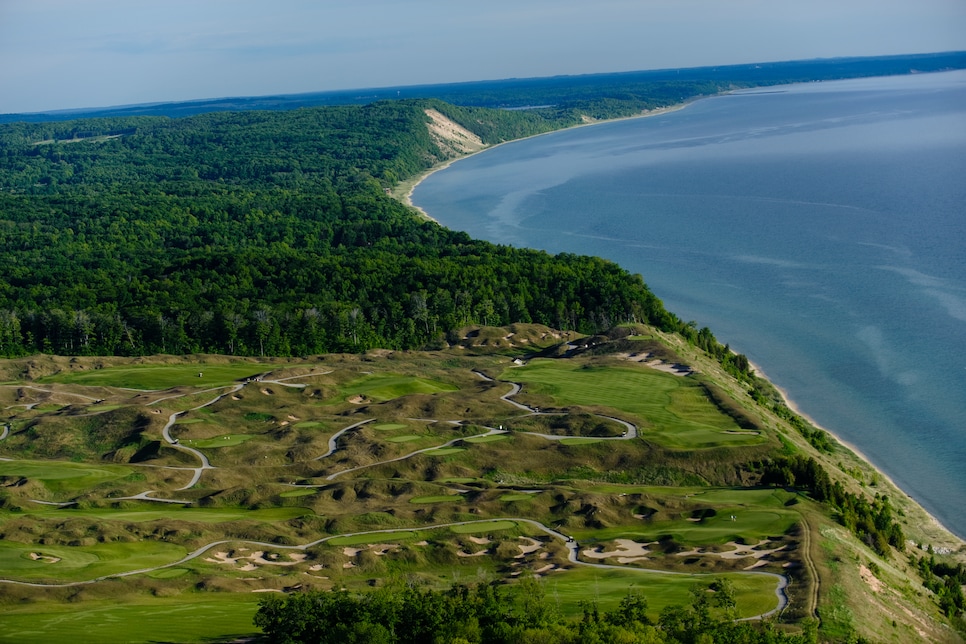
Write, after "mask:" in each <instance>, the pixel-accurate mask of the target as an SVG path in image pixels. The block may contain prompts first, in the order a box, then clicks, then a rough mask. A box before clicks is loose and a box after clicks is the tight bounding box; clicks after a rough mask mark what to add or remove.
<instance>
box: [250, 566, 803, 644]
mask: <svg viewBox="0 0 966 644" xmlns="http://www.w3.org/2000/svg"><path fill="white" fill-rule="evenodd" d="M516 591H517V592H515V593H514V595H515V596H514V597H510V596H509V593H507V592H506V591H504V590H503V588H502V587H501V586H499V585H497V584H479V585H476V586H472V587H471V586H463V585H454V586H453V587H451V588H450V589H449V590H448V591H434V590H431V589H425V588H415V587H411V586H398V587H392V586H388V587H384V588H380V589H379V590H376V591H373V592H370V593H366V594H363V595H353V594H350V593H348V592H346V591H344V590H343V591H331V592H314V593H296V594H293V595H289V596H288V597H285V598H280V597H277V596H273V597H268V598H266V599H264V600H262V601H261V602H260V606H259V609H258V613H257V614H256V615H255V624H256V625H257V626H259V627H260V628H261V629H262V630H263V631H264V632H265V634H266V635H267V638H268V641H269V642H272V643H273V644H297V643H300V642H313V643H315V642H318V643H320V644H327V643H329V642H332V643H333V644H334V643H336V642H338V643H343V642H346V643H351V642H360V643H362V642H365V643H366V644H377V643H382V642H385V643H386V644H389V643H390V642H399V643H401V644H402V643H406V644H408V643H410V642H411V643H413V644H422V643H424V642H452V643H453V644H458V643H464V642H465V643H466V644H469V643H470V642H481V643H484V644H516V643H519V644H530V643H534V642H548V643H549V642H554V643H556V644H568V643H570V642H573V643H574V644H577V643H578V642H579V643H580V644H620V643H624V642H628V643H630V642H648V643H649V644H661V643H663V642H676V643H679V644H687V643H690V642H741V643H743V644H808V643H810V642H816V641H818V640H817V633H816V629H815V624H814V623H808V624H806V626H805V629H804V632H803V633H801V634H799V635H791V634H788V633H784V632H782V631H779V630H776V629H775V628H774V627H773V626H771V625H770V624H765V625H764V626H761V625H752V624H750V623H749V622H738V621H735V619H734V617H735V612H734V609H735V601H734V590H733V589H732V588H731V586H730V584H729V583H728V582H713V583H712V584H710V585H696V586H695V587H694V588H693V589H692V591H691V596H692V602H691V605H690V606H668V607H667V608H665V609H664V610H663V611H662V612H661V615H660V617H659V619H658V620H657V622H653V621H652V620H651V619H650V618H649V617H648V616H647V598H646V597H642V596H640V595H638V594H635V593H629V594H628V595H627V596H626V597H624V599H623V600H622V601H621V603H620V605H619V606H618V607H617V608H616V609H615V610H612V611H608V612H605V613H601V612H600V611H599V610H598V608H597V607H596V605H595V603H594V602H593V601H587V602H585V604H584V609H583V616H582V617H581V618H580V619H576V620H573V619H570V620H568V619H562V618H561V617H560V615H559V614H558V613H557V611H556V606H555V604H554V602H553V601H552V599H551V598H550V597H548V596H547V595H546V592H545V591H544V589H543V587H542V586H541V585H540V584H539V583H536V582H535V581H534V580H532V579H526V578H525V579H523V581H522V582H521V583H520V584H519V587H518V588H517V589H516Z"/></svg>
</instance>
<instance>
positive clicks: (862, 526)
mask: <svg viewBox="0 0 966 644" xmlns="http://www.w3.org/2000/svg"><path fill="white" fill-rule="evenodd" d="M761 482H762V484H764V485H777V486H781V487H798V488H801V489H803V490H806V491H807V492H808V493H809V495H810V496H811V497H812V498H813V499H815V500H816V501H819V502H822V503H826V504H828V505H829V506H830V507H831V508H832V509H833V511H834V514H835V518H836V519H837V520H838V522H839V523H840V524H842V525H843V526H845V527H846V528H848V529H849V531H851V532H852V533H853V534H855V535H856V536H857V537H858V538H859V539H861V540H862V541H863V542H864V543H865V544H866V545H867V546H869V547H870V548H872V549H873V550H874V551H875V552H876V553H878V554H879V555H881V556H882V557H888V556H889V554H890V552H891V550H890V546H891V547H893V548H895V549H896V550H899V551H900V552H901V551H903V550H905V547H906V540H905V535H904V534H903V531H902V526H900V525H899V521H898V519H897V518H896V517H895V513H894V511H893V509H892V506H891V505H890V503H889V498H888V497H887V496H885V495H879V494H876V495H875V497H874V498H873V499H872V500H871V501H869V500H868V499H867V498H866V497H864V496H861V495H857V494H853V493H852V492H848V491H847V490H846V489H845V486H844V485H842V483H841V481H834V482H833V481H832V480H831V478H830V477H829V475H828V472H826V471H825V468H823V467H822V466H821V465H820V464H819V463H818V462H817V461H816V460H815V459H814V458H811V457H805V456H801V455H795V456H781V457H777V458H774V459H771V460H769V461H768V462H767V463H765V464H763V467H762V478H761Z"/></svg>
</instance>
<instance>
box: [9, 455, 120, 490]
mask: <svg viewBox="0 0 966 644" xmlns="http://www.w3.org/2000/svg"><path fill="white" fill-rule="evenodd" d="M133 471H134V470H133V469H132V468H130V467H125V466H122V465H88V464H86V463H68V462H62V461H0V476H21V477H23V478H26V479H35V480H38V481H42V482H43V483H44V485H45V486H46V487H47V489H49V490H51V491H52V492H70V491H75V490H76V491H80V490H85V489H87V488H90V487H93V486H95V485H97V484H99V483H104V482H106V481H112V480H116V479H120V478H124V477H126V476H129V475H130V474H131V473H132V472H133Z"/></svg>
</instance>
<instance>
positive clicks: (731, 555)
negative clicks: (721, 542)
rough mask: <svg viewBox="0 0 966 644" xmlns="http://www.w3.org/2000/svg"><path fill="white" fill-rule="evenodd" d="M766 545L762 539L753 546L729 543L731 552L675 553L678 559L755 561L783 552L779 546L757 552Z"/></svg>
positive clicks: (697, 550) (699, 549) (701, 550)
mask: <svg viewBox="0 0 966 644" xmlns="http://www.w3.org/2000/svg"><path fill="white" fill-rule="evenodd" d="M766 543H768V539H763V540H761V541H759V542H758V543H756V544H755V545H753V546H747V545H743V544H740V543H737V542H735V541H729V542H728V543H726V544H725V545H726V546H731V547H732V548H734V549H733V550H728V551H726V552H708V551H707V550H704V549H703V548H694V549H693V550H688V551H687V552H678V553H675V554H676V556H678V557H691V556H695V555H707V556H710V557H721V558H722V559H744V558H745V557H754V558H755V559H761V558H762V557H767V556H768V555H771V554H774V553H776V552H778V551H779V550H784V549H785V546H779V547H777V548H773V549H771V550H757V548H760V547H761V546H763V545H765V544H766Z"/></svg>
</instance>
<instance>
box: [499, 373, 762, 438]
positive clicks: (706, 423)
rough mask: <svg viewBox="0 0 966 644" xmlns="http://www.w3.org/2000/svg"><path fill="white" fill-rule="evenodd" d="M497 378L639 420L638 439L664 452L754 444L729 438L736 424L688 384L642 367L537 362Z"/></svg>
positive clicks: (700, 390)
mask: <svg viewBox="0 0 966 644" xmlns="http://www.w3.org/2000/svg"><path fill="white" fill-rule="evenodd" d="M500 377H501V379H504V380H507V381H510V382H520V383H524V384H525V385H526V390H527V391H532V392H533V393H536V394H544V395H547V396H551V397H552V398H553V400H554V404H556V405H560V406H566V405H572V404H577V405H589V406H595V407H596V406H604V407H610V408H611V409H614V410H616V411H618V412H625V413H626V414H631V415H632V416H634V417H636V418H638V419H640V420H641V421H644V422H643V424H642V427H641V435H642V437H643V438H645V439H646V440H654V441H656V442H658V443H660V444H662V445H664V446H666V447H671V448H681V449H693V448H701V447H717V446H738V445H755V444H759V443H761V442H763V441H764V439H763V438H762V437H760V436H758V435H750V434H730V433H727V432H735V431H740V430H741V428H740V427H739V426H738V424H737V423H736V422H735V421H734V420H733V419H732V418H731V417H730V416H727V415H726V414H724V413H722V412H721V411H720V410H719V409H718V408H717V406H715V404H714V403H712V402H711V401H710V400H709V399H708V397H707V394H706V393H705V391H704V389H703V387H701V385H700V384H699V383H697V382H695V381H693V380H689V379H687V378H681V377H679V376H672V375H670V374H666V373H662V372H659V371H655V370H653V369H647V368H643V367H641V368H635V367H615V366H605V367H591V366H587V365H584V366H581V364H580V363H578V362H571V361H559V360H546V359H539V360H533V361H531V362H530V363H529V364H528V365H527V366H524V367H514V368H512V369H507V370H505V371H503V373H502V374H501V376H500Z"/></svg>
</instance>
